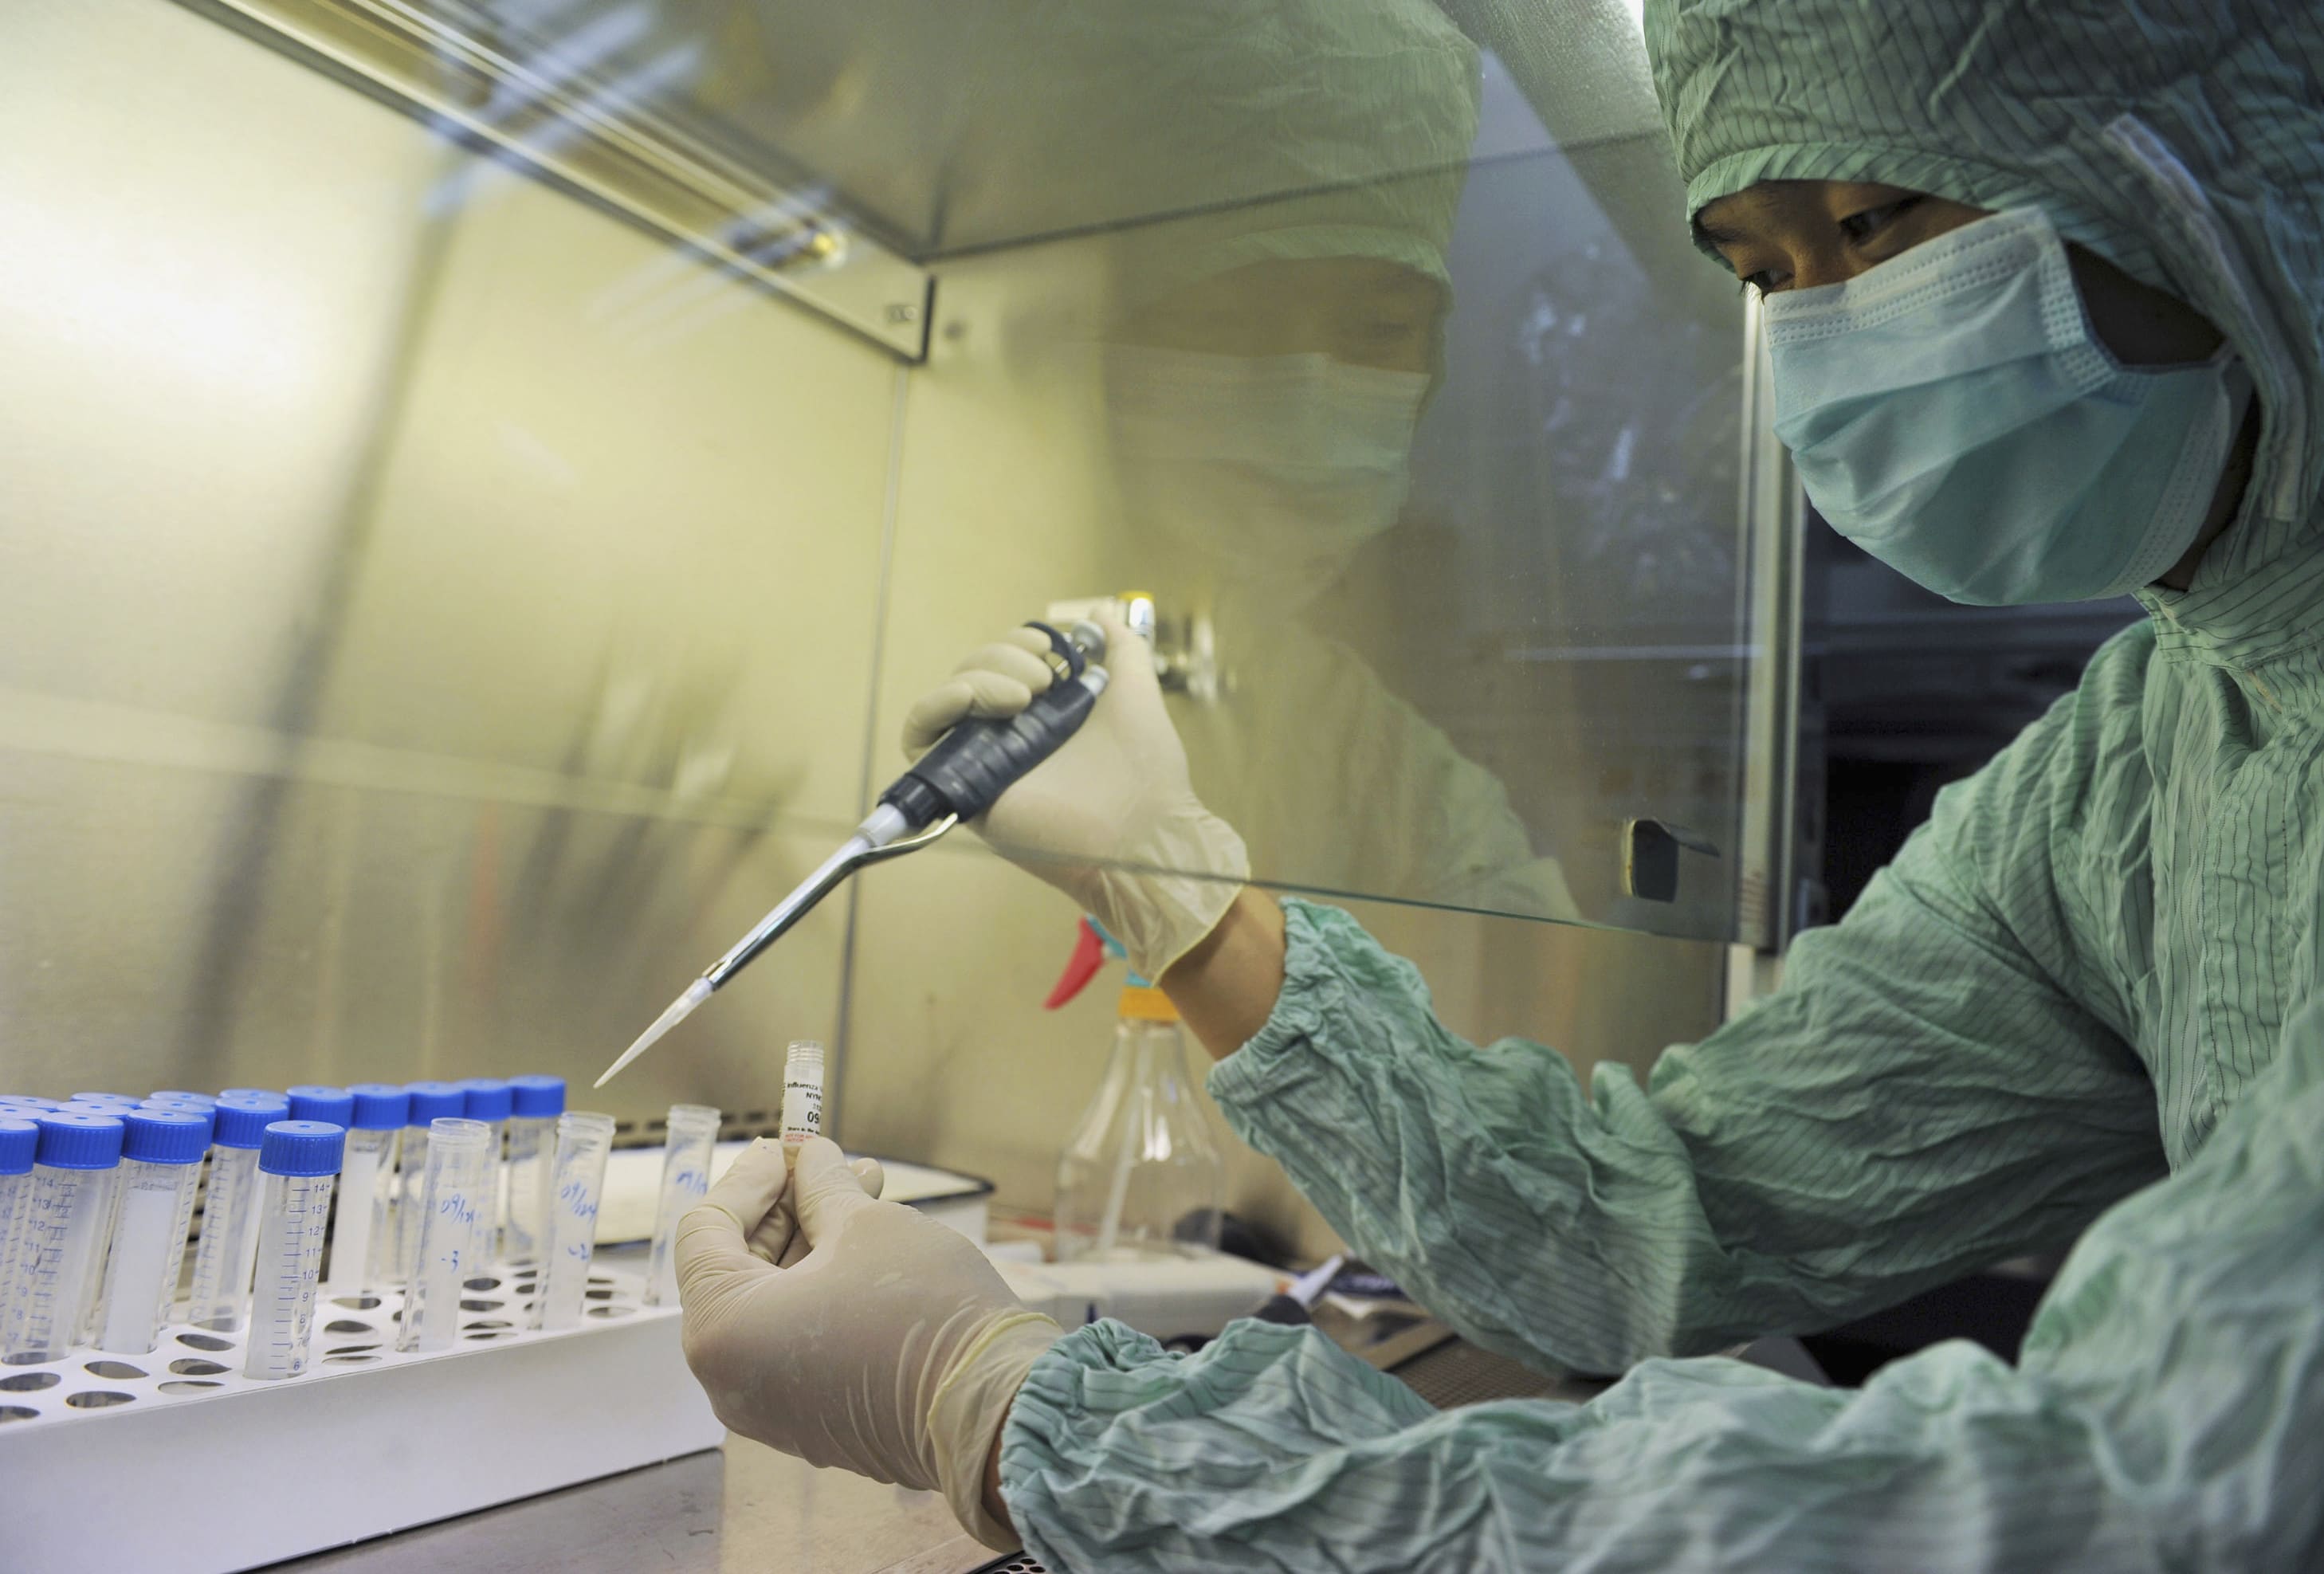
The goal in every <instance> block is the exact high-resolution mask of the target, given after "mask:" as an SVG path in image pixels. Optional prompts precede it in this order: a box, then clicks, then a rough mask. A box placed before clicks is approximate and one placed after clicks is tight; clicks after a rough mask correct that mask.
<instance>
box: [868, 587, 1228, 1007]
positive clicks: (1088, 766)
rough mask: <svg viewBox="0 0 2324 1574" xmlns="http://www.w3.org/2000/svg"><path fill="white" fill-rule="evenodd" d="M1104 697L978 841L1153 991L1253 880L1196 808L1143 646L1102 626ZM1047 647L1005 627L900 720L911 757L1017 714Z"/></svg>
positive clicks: (1217, 826) (1117, 626) (1221, 829)
mask: <svg viewBox="0 0 2324 1574" xmlns="http://www.w3.org/2000/svg"><path fill="white" fill-rule="evenodd" d="M1096 621H1097V622H1098V624H1099V626H1100V627H1102V629H1103V630H1104V631H1105V636H1106V648H1107V649H1108V650H1109V651H1111V652H1113V656H1112V658H1111V671H1112V674H1113V682H1112V685H1111V687H1110V688H1108V690H1107V691H1106V693H1105V695H1103V697H1102V698H1101V699H1100V700H1099V701H1098V704H1097V706H1096V708H1095V709H1094V710H1093V712H1092V713H1091V715H1090V719H1089V721H1088V722H1087V723H1086V724H1084V726H1083V728H1082V729H1081V731H1080V732H1077V733H1075V734H1074V736H1073V737H1072V738H1071V739H1070V740H1068V741H1066V743H1065V746H1064V747H1063V748H1061V749H1059V750H1057V752H1056V754H1055V755H1053V756H1051V757H1050V758H1049V759H1047V760H1046V761H1044V762H1043V763H1042V764H1041V765H1040V766H1039V767H1038V768H1037V769H1035V770H1034V771H1033V772H1032V773H1031V774H1029V775H1028V776H1027V777H1026V778H1024V779H1023V780H1021V781H1019V782H1018V783H1016V784H1015V785H1014V786H1013V787H1010V789H1009V791H1008V792H1007V794H1005V795H1004V796H1002V797H1001V801H1000V802H999V803H997V804H995V805H993V806H992V808H991V811H990V812H988V813H987V814H986V815H984V817H983V818H982V820H980V821H976V822H973V824H974V826H975V829H976V830H977V831H978V832H979V833H981V834H982V836H983V837H984V839H985V840H986V841H987V842H990V843H991V845H992V846H993V848H994V849H995V850H996V851H999V852H1001V854H1002V855H1003V856H1005V857H1007V858H1008V859H1010V861H1012V862H1014V863H1017V864H1018V865H1019V866H1020V867H1022V868H1024V869H1025V870H1028V871H1030V872H1031V873H1033V874H1036V875H1037V876H1039V877H1040V878H1041V879H1045V880H1047V882H1048V883H1049V884H1051V885H1053V886H1056V888H1059V889H1060V890H1062V891H1064V892H1065V894H1066V895H1067V896H1069V897H1073V899H1074V901H1075V902H1077V903H1079V904H1080V905H1081V907H1082V910H1083V911H1084V912H1087V913H1089V914H1091V915H1092V916H1094V917H1095V918H1096V919H1097V920H1098V922H1100V923H1101V924H1102V925H1105V926H1106V928H1108V929H1109V930H1111V931H1112V932H1113V934H1116V935H1117V936H1119V937H1120V940H1121V942H1122V943H1123V945H1124V946H1125V947H1126V948H1127V949H1128V951H1129V953H1130V964H1131V965H1132V966H1133V967H1135V968H1136V969H1137V971H1139V972H1140V973H1142V974H1144V975H1145V976H1146V977H1148V978H1149V979H1158V978H1160V977H1161V976H1162V974H1163V973H1164V972H1165V971H1167V970H1168V968H1169V966H1170V964H1171V963H1172V962H1176V961H1177V960H1178V959H1179V958H1180V957H1181V956H1184V955H1185V953H1187V952H1188V951H1190V950H1192V949H1193V948H1194V946H1195V944H1196V943H1199V942H1200V941H1201V940H1202V939H1203V936H1204V935H1206V934H1209V933H1210V932H1211V930H1212V928H1213V926H1214V925H1216V924H1217V923H1218V921H1219V919H1220V917H1221V916H1222V915H1223V914H1224V913H1225V912H1226V910H1227V909H1228V908H1229V907H1231V906H1232V905H1233V903H1234V899H1235V896H1236V894H1237V893H1238V892H1239V891H1240V889H1241V888H1242V883H1243V882H1244V881H1245V880H1246V879H1249V878H1250V856H1249V854H1248V853H1247V852H1246V851H1245V850H1244V847H1243V842H1242V838H1241V837H1240V836H1239V835H1237V834H1236V833H1235V831H1234V827H1232V826H1231V825H1229V824H1227V823H1226V822H1225V821H1223V820H1222V819H1220V818H1219V817H1218V816H1217V815H1213V814H1212V813H1211V812H1210V810H1208V809H1207V808H1205V807H1203V803H1202V800H1201V799H1199V798H1197V797H1196V796H1194V785H1193V783H1192V781H1191V779H1190V778H1189V777H1188V774H1187V769H1186V750H1185V746H1184V745H1183V744H1181V743H1180V742H1179V741H1178V734H1177V732H1176V729H1174V728H1173V727H1172V726H1171V724H1170V718H1169V715H1168V713H1167V712H1166V711H1165V710H1164V709H1163V705H1162V689H1161V685H1160V684H1159V683H1158V682H1157V681H1156V678H1155V675H1154V663H1153V660H1152V658H1151V655H1150V652H1149V651H1148V648H1147V646H1146V643H1145V641H1144V640H1141V639H1140V638H1139V636H1138V635H1136V634H1135V633H1132V632H1131V631H1130V630H1129V629H1128V628H1127V627H1125V626H1124V625H1123V624H1122V623H1121V621H1120V620H1119V619H1117V618H1114V617H1113V616H1111V614H1104V615H1101V616H1100V617H1099V618H1098V619H1097V620H1096ZM1047 648H1048V647H1047V641H1046V640H1043V639H1042V638H1041V636H1040V635H1039V634H1037V632H1035V631H1032V630H1030V629H1012V630H1010V631H1009V633H1008V634H1006V635H1005V636H1003V637H1002V638H1001V640H996V641H995V642H993V643H992V644H990V645H987V646H985V647H983V648H982V649H980V650H978V651H977V652H976V653H975V654H973V655H972V656H971V657H969V658H968V659H967V660H966V661H964V662H963V663H962V664H961V666H960V667H959V668H958V670H957V671H956V672H955V673H954V677H952V679H951V680H950V681H948V682H946V683H945V684H944V685H943V686H940V687H937V688H936V689H933V690H931V691H929V692H928V693H927V695H923V696H921V698H920V699H919V700H918V702H917V703H916V704H914V705H913V706H912V708H911V710H910V712H909V713H908V714H907V715H906V716H905V718H904V752H905V753H906V755H907V756H908V757H909V758H912V759H918V757H919V756H920V754H921V753H923V752H924V751H925V750H927V749H928V748H929V746H930V745H932V744H933V743H935V742H936V740H937V739H939V738H941V737H943V736H944V735H945V732H949V731H950V730H951V729H952V728H953V727H954V725H955V724H956V723H959V722H960V720H961V719H962V718H963V717H964V716H991V717H996V718H1002V717H1008V716H1012V715H1015V714H1016V713H1018V712H1019V711H1021V710H1023V709H1024V708H1025V706H1026V705H1028V704H1030V703H1031V702H1032V699H1033V696H1034V695H1037V694H1040V693H1041V692H1043V691H1044V690H1045V689H1047V687H1048V686H1049V685H1050V683H1051V682H1052V681H1054V674H1053V672H1052V669H1051V667H1049V665H1048V664H1047V662H1045V661H1044V660H1042V658H1041V655H1040V653H1041V652H1042V651H1044V650H1046V649H1047Z"/></svg>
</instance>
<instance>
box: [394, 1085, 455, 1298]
mask: <svg viewBox="0 0 2324 1574" xmlns="http://www.w3.org/2000/svg"><path fill="white" fill-rule="evenodd" d="M403 1091H405V1092H407V1093H409V1094H410V1095H411V1108H410V1112H409V1113H408V1114H407V1115H406V1116H405V1117H404V1119H405V1122H406V1124H405V1126H404V1128H403V1140H402V1142H401V1144H399V1145H398V1152H397V1155H396V1162H395V1273H394V1283H396V1284H410V1283H411V1282H412V1276H413V1275H414V1274H415V1273H416V1272H417V1270H418V1268H419V1266H420V1221H421V1220H422V1219H424V1218H425V1217H426V1214H427V1205H428V1133H429V1128H430V1127H432V1126H433V1125H434V1124H435V1122H437V1121H438V1120H442V1119H445V1118H447V1117H448V1118H452V1119H455V1120H457V1119H459V1118H461V1114H460V1112H461V1110H463V1109H466V1107H467V1102H468V1096H467V1094H466V1092H465V1091H463V1090H462V1089H461V1087H460V1084H459V1083H457V1082H406V1083H405V1084H404V1086H403Z"/></svg>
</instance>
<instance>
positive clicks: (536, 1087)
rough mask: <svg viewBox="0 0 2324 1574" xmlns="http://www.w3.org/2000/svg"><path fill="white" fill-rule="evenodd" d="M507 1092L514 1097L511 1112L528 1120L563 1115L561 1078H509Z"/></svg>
mask: <svg viewBox="0 0 2324 1574" xmlns="http://www.w3.org/2000/svg"><path fill="white" fill-rule="evenodd" d="M508 1085H509V1091H510V1092H511V1093H512V1094H513V1095H514V1096H515V1104H514V1107H513V1112H514V1113H515V1114H517V1115H520V1116H522V1117H523V1118H526V1119H528V1120H539V1119H546V1118H549V1117H551V1116H556V1115H562V1114H564V1113H565V1079H564V1078H563V1077H542V1076H529V1077H511V1078H510V1079H509V1080H508Z"/></svg>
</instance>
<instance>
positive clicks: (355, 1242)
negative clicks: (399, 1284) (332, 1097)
mask: <svg viewBox="0 0 2324 1574" xmlns="http://www.w3.org/2000/svg"><path fill="white" fill-rule="evenodd" d="M347 1091H348V1092H349V1093H350V1094H352V1095H353V1096H354V1104H355V1116H354V1120H353V1123H352V1124H351V1125H349V1126H348V1128H347V1146H346V1159H345V1160H344V1161H343V1162H342V1164H341V1167H340V1170H339V1185H338V1197H339V1221H338V1223H337V1225H335V1226H334V1227H333V1228H332V1230H331V1259H330V1266H329V1267H328V1268H327V1269H326V1270H325V1271H324V1274H323V1283H324V1284H326V1285H327V1287H328V1289H329V1293H331V1294H334V1295H355V1294H359V1293H362V1292H363V1291H365V1290H371V1289H375V1288H377V1287H379V1286H380V1285H382V1284H384V1283H385V1282H386V1280H387V1276H388V1273H389V1270H390V1264H389V1262H388V1260H387V1259H388V1258H389V1256H391V1255H392V1246H393V1243H392V1241H391V1240H390V1239H389V1238H388V1234H387V1214H388V1192H389V1188H390V1187H391V1186H392V1183H394V1180H395V1143H396V1138H397V1137H400V1136H401V1135H402V1132H403V1122H404V1119H405V1117H407V1116H408V1115H409V1114H410V1110H411V1095H410V1094H409V1093H407V1092H405V1091H403V1090H402V1089H401V1088H400V1087H397V1086H396V1085H395V1084H394V1083H392V1082H357V1083H355V1085H354V1086H353V1087H351V1088H349V1089H348V1090H347Z"/></svg>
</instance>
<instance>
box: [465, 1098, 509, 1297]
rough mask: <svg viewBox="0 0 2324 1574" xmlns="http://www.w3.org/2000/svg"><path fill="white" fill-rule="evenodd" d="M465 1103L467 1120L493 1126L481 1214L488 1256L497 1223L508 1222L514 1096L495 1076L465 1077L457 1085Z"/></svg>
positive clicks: (497, 1239)
mask: <svg viewBox="0 0 2324 1574" xmlns="http://www.w3.org/2000/svg"><path fill="white" fill-rule="evenodd" d="M460 1091H461V1092H462V1093H463V1094H465V1095H466V1099H467V1104H466V1108H465V1109H462V1110H461V1111H460V1113H461V1114H463V1115H465V1116H466V1117H467V1118H469V1119H471V1120H481V1121H483V1122H484V1124H485V1125H487V1126H489V1127H491V1128H493V1135H492V1150H493V1206H492V1210H491V1211H490V1212H489V1213H487V1214H486V1215H485V1216H484V1225H483V1228H484V1240H485V1246H484V1255H485V1256H488V1257H489V1256H491V1255H492V1254H493V1252H495V1251H497V1250H499V1249H500V1244H501V1226H502V1225H503V1224H505V1223H507V1222H508V1161H507V1158H506V1156H505V1155H506V1154H507V1151H508V1149H507V1138H508V1118H509V1111H510V1109H512V1108H514V1106H515V1103H516V1095H515V1093H514V1092H513V1091H512V1090H511V1089H510V1087H509V1085H508V1084H507V1083H506V1082H503V1081H501V1080H500V1079H499V1078H498V1077H469V1078H467V1079H466V1080H465V1081H464V1082H461V1084H460Z"/></svg>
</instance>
